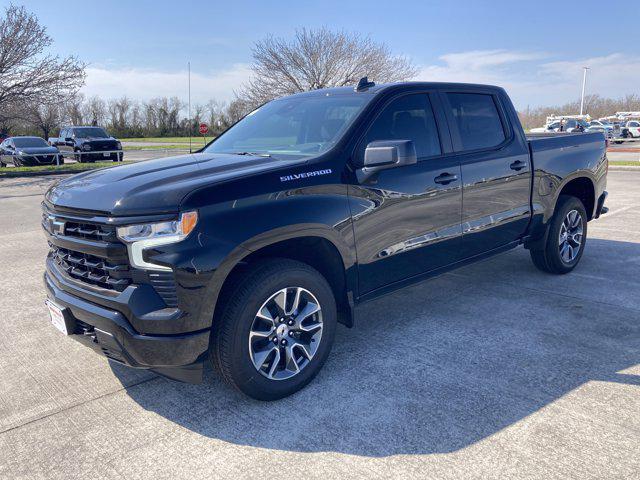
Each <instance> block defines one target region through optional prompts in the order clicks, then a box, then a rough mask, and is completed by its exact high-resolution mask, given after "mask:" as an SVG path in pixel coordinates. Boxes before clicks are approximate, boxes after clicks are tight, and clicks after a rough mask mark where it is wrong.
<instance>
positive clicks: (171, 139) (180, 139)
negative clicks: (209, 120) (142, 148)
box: [120, 135, 213, 144]
mask: <svg viewBox="0 0 640 480" xmlns="http://www.w3.org/2000/svg"><path fill="white" fill-rule="evenodd" d="M212 138H213V137H212V136H211V135H207V137H206V139H207V142H210V141H211V139H212ZM120 141H121V142H156V143H186V144H188V143H189V137H149V138H121V139H120ZM191 143H200V144H202V143H203V139H202V136H193V137H191Z"/></svg>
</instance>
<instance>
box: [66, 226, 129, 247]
mask: <svg viewBox="0 0 640 480" xmlns="http://www.w3.org/2000/svg"><path fill="white" fill-rule="evenodd" d="M64 233H65V234H66V235H68V236H70V237H75V238H84V239H87V240H100V241H104V242H116V241H117V240H118V239H117V237H116V227H114V226H113V225H101V224H96V223H78V222H66V223H65V229H64Z"/></svg>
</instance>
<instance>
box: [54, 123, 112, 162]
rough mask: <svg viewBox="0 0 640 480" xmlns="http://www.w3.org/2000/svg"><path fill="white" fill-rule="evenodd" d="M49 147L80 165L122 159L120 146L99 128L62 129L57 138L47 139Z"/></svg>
mask: <svg viewBox="0 0 640 480" xmlns="http://www.w3.org/2000/svg"><path fill="white" fill-rule="evenodd" d="M49 145H51V146H54V147H58V149H59V150H60V152H62V153H68V154H70V155H67V157H70V158H74V159H75V160H76V161H78V162H80V163H84V162H95V161H96V160H98V161H100V160H112V161H114V162H118V161H120V162H121V161H122V159H123V153H122V144H121V143H120V142H119V141H118V140H116V139H115V138H113V137H111V136H109V134H108V133H107V132H106V131H105V130H104V128H101V127H62V128H61V129H60V136H59V137H50V138H49Z"/></svg>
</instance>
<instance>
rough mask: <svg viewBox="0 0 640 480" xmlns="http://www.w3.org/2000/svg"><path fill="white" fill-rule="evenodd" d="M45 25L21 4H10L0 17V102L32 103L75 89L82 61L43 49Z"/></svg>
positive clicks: (46, 41) (80, 77) (48, 41)
mask: <svg viewBox="0 0 640 480" xmlns="http://www.w3.org/2000/svg"><path fill="white" fill-rule="evenodd" d="M51 43H52V40H51V37H49V35H47V32H46V28H45V27H43V26H42V25H40V23H39V22H38V19H37V18H36V16H35V15H33V14H31V13H29V12H27V10H26V9H25V8H24V7H19V6H15V5H10V6H9V7H7V8H6V9H5V11H4V17H0V105H3V107H6V106H7V105H12V104H23V105H24V104H28V103H29V104H31V103H33V102H38V101H41V100H42V99H51V98H53V97H56V96H60V95H62V94H68V93H73V92H76V91H77V90H78V89H79V88H80V87H81V86H82V85H83V84H84V78H85V72H84V67H85V65H84V64H83V63H82V62H80V61H79V60H78V59H77V58H75V57H66V58H63V59H61V58H59V57H57V56H52V55H50V54H46V53H45V49H46V48H47V47H49V46H50V45H51Z"/></svg>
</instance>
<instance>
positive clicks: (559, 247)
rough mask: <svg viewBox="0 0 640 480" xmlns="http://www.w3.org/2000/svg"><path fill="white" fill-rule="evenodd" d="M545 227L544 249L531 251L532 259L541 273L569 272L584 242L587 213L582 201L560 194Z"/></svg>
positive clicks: (580, 254) (578, 259)
mask: <svg viewBox="0 0 640 480" xmlns="http://www.w3.org/2000/svg"><path fill="white" fill-rule="evenodd" d="M548 228H549V232H548V235H547V241H546V243H545V246H544V248H543V249H531V250H530V251H529V253H530V255H531V259H532V260H533V263H534V265H535V266H536V267H538V269H540V270H542V271H543V272H548V273H556V274H564V273H569V272H570V271H571V270H573V269H574V268H575V267H576V265H578V262H580V259H581V258H582V254H583V253H584V247H585V243H586V241H587V212H586V210H585V208H584V205H583V204H582V202H581V201H580V200H579V199H577V198H576V197H571V196H568V195H561V196H560V198H559V199H558V204H557V205H556V213H555V214H554V215H553V218H552V219H551V223H550V225H549V227H548Z"/></svg>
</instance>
